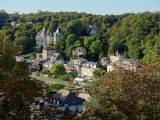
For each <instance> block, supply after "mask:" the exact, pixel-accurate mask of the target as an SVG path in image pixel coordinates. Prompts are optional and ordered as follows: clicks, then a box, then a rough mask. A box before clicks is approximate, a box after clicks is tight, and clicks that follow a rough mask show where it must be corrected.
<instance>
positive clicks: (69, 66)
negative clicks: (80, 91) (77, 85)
mask: <svg viewBox="0 0 160 120" xmlns="http://www.w3.org/2000/svg"><path fill="white" fill-rule="evenodd" d="M64 66H65V69H66V72H67V73H69V74H71V75H73V76H77V68H76V67H75V64H74V63H72V62H68V63H66V64H64Z"/></svg>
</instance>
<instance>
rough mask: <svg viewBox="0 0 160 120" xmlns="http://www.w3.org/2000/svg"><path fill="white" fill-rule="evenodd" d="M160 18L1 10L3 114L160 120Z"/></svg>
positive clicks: (38, 119) (14, 118)
mask: <svg viewBox="0 0 160 120" xmlns="http://www.w3.org/2000/svg"><path fill="white" fill-rule="evenodd" d="M46 3H48V2H46ZM17 4H18V3H17ZM37 4H38V3H37ZM159 21H160V12H159V11H157V12H148V11H146V12H143V13H124V14H120V15H112V14H111V15H96V14H89V13H85V12H81V13H78V12H49V11H41V10H39V11H38V12H37V13H29V14H19V13H17V12H15V13H13V14H10V13H7V12H5V11H4V10H0V73H1V74H0V119H2V120H143V119H146V120H158V119H159V118H160V114H159V111H160V89H159V88H160V79H159V78H160V63H159V62H160V49H159V48H160V32H159V31H160V30H159V26H160V22H159Z"/></svg>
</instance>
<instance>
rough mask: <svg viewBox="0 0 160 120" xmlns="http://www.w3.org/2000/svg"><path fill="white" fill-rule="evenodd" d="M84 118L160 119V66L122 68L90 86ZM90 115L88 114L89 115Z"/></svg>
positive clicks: (117, 119)
mask: <svg viewBox="0 0 160 120" xmlns="http://www.w3.org/2000/svg"><path fill="white" fill-rule="evenodd" d="M88 89H89V91H90V93H91V96H92V98H91V100H90V102H87V103H86V107H87V110H86V112H85V113H84V116H85V117H84V119H95V120H96V119H100V120H106V119H109V120H136V119H145V120H154V119H159V118H160V113H159V111H160V66H159V64H154V65H144V66H143V67H142V68H141V69H139V70H137V71H136V72H135V71H132V70H125V69H118V70H115V71H113V72H109V73H107V75H106V76H105V77H103V78H101V79H99V80H97V81H95V82H93V83H92V84H91V85H89V86H88ZM86 116H87V117H86Z"/></svg>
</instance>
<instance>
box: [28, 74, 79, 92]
mask: <svg viewBox="0 0 160 120" xmlns="http://www.w3.org/2000/svg"><path fill="white" fill-rule="evenodd" d="M31 77H33V78H36V79H37V80H41V81H44V82H45V83H46V84H49V85H50V93H55V92H57V91H59V90H60V89H63V88H65V87H66V85H67V84H68V82H69V81H63V80H61V79H60V78H48V77H47V76H46V77H44V76H37V75H35V74H32V75H31ZM66 89H67V90H69V91H72V92H75V93H76V92H77V91H79V90H80V89H82V88H75V87H67V88H66Z"/></svg>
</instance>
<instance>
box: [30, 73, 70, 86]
mask: <svg viewBox="0 0 160 120" xmlns="http://www.w3.org/2000/svg"><path fill="white" fill-rule="evenodd" d="M31 77H33V78H36V79H38V80H41V81H44V82H45V83H47V84H50V85H51V84H61V85H65V86H66V85H67V83H68V81H63V80H61V79H59V78H48V77H43V76H37V75H34V74H32V75H31Z"/></svg>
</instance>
